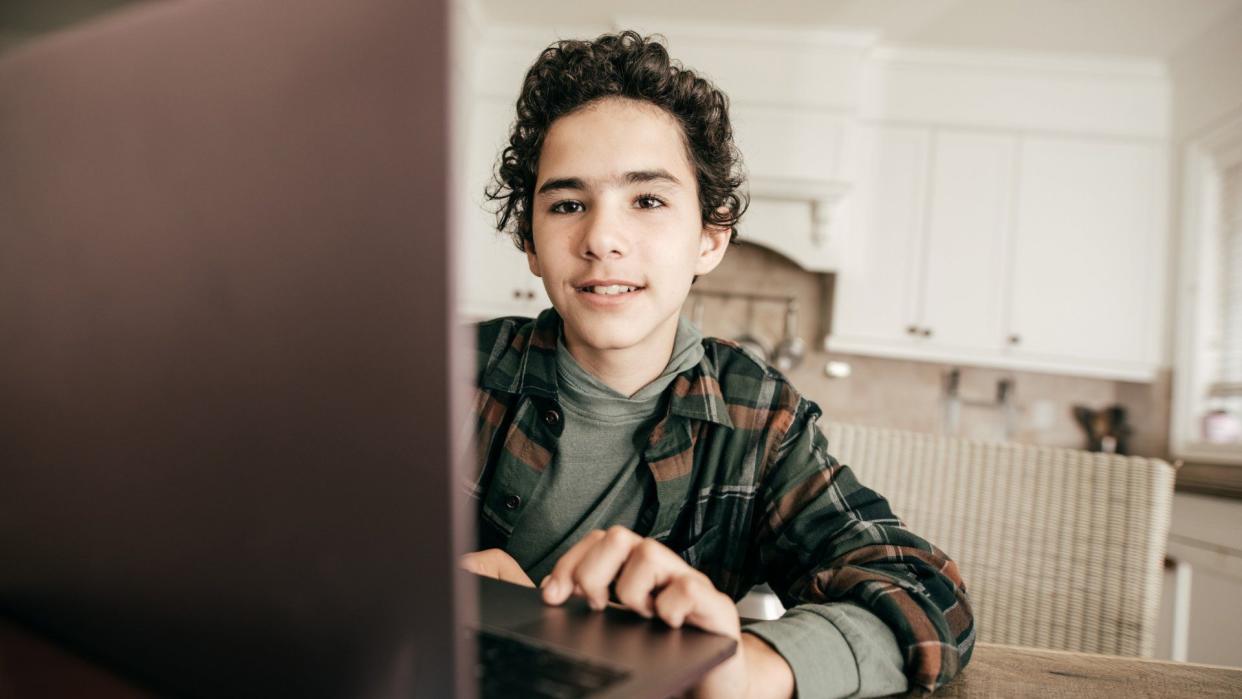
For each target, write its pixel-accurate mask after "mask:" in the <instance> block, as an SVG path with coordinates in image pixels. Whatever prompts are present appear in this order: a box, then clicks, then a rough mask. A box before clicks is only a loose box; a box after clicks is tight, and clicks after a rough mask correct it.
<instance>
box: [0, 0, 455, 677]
mask: <svg viewBox="0 0 1242 699" xmlns="http://www.w3.org/2000/svg"><path fill="white" fill-rule="evenodd" d="M446 12H447V10H446V3H445V2H434V1H433V2H422V1H420V2H406V1H405V0H355V1H351V2H346V3H341V2H334V1H330V0H265V1H264V2H254V1H253V0H211V1H205V0H178V1H175V2H160V3H154V4H147V5H143V6H139V7H136V8H134V9H131V10H127V11H124V12H121V13H118V14H115V15H113V16H110V17H106V18H104V19H102V20H100V21H98V22H93V23H91V24H89V25H86V26H84V27H81V28H78V29H73V30H70V31H67V32H63V33H61V34H58V35H54V36H50V37H47V38H45V39H42V40H39V41H35V42H32V43H30V44H28V45H25V46H22V47H19V48H17V49H14V50H12V51H10V52H9V53H7V54H5V55H4V56H0V482H2V483H3V486H2V487H0V614H3V615H5V616H7V617H8V618H10V619H12V620H16V621H18V622H20V623H21V624H23V625H25V626H27V627H29V628H33V629H35V630H37V631H39V632H40V633H42V634H46V635H47V636H48V637H50V638H53V639H55V640H57V641H58V642H61V643H63V644H65V645H66V646H68V647H71V648H73V649H75V650H76V651H78V652H80V653H81V654H83V655H85V656H87V657H89V658H93V659H96V660H99V661H102V662H104V663H105V664H107V665H108V666H110V667H113V668H117V669H119V670H120V671H121V672H122V673H123V674H125V675H126V676H127V677H129V678H132V679H134V680H135V681H137V682H139V683H141V684H143V685H145V686H149V687H152V688H154V689H156V690H158V691H160V692H162V693H163V692H167V693H172V694H178V695H189V696H241V695H249V696H271V695H295V696H368V695H388V694H405V695H418V696H449V695H451V694H453V693H454V692H455V691H457V690H458V689H459V688H460V685H459V684H457V683H456V682H455V677H456V676H457V675H455V674H454V672H453V670H452V669H453V668H454V667H455V666H454V662H455V656H459V655H460V653H455V652H454V650H455V648H456V647H457V646H458V645H459V644H460V642H461V639H460V638H459V637H458V636H457V635H456V632H455V629H456V625H455V624H454V614H455V613H456V612H457V611H459V607H460V605H462V604H465V605H467V606H469V605H470V604H471V602H470V600H464V601H463V600H462V599H461V598H460V597H458V596H456V595H455V593H454V586H453V583H454V575H452V574H449V573H444V572H443V571H452V570H455V566H454V565H453V561H454V557H453V554H452V550H451V545H450V544H451V540H450V537H451V536H452V534H450V532H454V533H455V534H457V535H459V536H464V532H463V531H462V528H460V527H452V526H451V524H452V517H453V513H452V512H451V510H452V507H451V505H450V503H451V501H452V500H451V497H450V493H451V492H452V486H451V485H450V469H449V468H448V467H447V465H448V464H449V463H450V462H451V455H452V454H453V453H455V452H454V450H453V449H452V448H451V445H450V443H449V441H450V437H449V435H450V433H451V430H450V429H449V423H448V419H449V415H450V412H452V408H453V406H458V407H459V408H461V407H462V406H464V404H462V403H460V399H459V397H458V396H454V395H453V394H452V391H453V389H452V387H451V386H452V384H450V377H452V376H455V375H459V376H460V375H464V369H465V368H464V367H460V366H455V365H451V364H450V358H451V357H460V356H462V354H461V353H452V352H450V346H451V337H450V336H451V333H452V331H451V330H450V328H451V327H452V322H451V320H450V304H451V300H452V294H451V293H450V292H451V279H450V276H449V272H448V270H450V269H451V268H452V266H451V265H450V264H448V263H447V260H448V255H449V248H448V244H449V238H448V235H447V230H448V225H447V213H446V212H447V208H448V207H447V202H448V194H447V188H448V178H447V177H446V173H447V172H448V169H449V162H448V144H449V142H450V139H449V138H448V120H447V112H448V104H447V102H448V100H447V86H446V85H447V55H448V46H447V36H448V32H447V14H446ZM429 573H430V574H429ZM457 668H458V671H459V672H462V671H465V672H469V671H470V670H471V669H472V668H469V667H465V668H463V667H462V666H461V665H458V666H457Z"/></svg>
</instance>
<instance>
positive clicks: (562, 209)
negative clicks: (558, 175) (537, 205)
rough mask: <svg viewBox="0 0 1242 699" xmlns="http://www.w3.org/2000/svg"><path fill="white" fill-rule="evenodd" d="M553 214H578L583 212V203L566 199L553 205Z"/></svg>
mask: <svg viewBox="0 0 1242 699" xmlns="http://www.w3.org/2000/svg"><path fill="white" fill-rule="evenodd" d="M551 211H552V213H554V214H577V213H581V212H582V202H580V201H574V200H573V199H566V200H565V201H558V202H556V203H555V204H553V205H552V208H551Z"/></svg>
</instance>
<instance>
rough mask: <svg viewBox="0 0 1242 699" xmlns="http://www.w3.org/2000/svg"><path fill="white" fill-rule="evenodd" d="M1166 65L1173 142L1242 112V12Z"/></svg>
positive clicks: (1184, 49) (1201, 38)
mask: <svg viewBox="0 0 1242 699" xmlns="http://www.w3.org/2000/svg"><path fill="white" fill-rule="evenodd" d="M1169 63H1170V67H1171V68H1172V73H1173V137H1174V140H1175V141H1176V142H1184V141H1185V140H1187V139H1189V138H1193V137H1194V136H1195V135H1198V134H1202V133H1203V132H1204V131H1206V130H1209V129H1211V128H1212V126H1213V125H1215V124H1218V123H1219V122H1220V121H1221V119H1223V118H1225V117H1227V116H1229V115H1230V114H1235V113H1237V112H1239V111H1242V9H1239V10H1238V11H1237V12H1234V13H1233V14H1231V15H1229V16H1228V17H1226V18H1225V19H1224V20H1223V21H1221V22H1219V23H1217V24H1216V25H1215V26H1213V28H1212V29H1211V30H1209V31H1208V32H1207V33H1206V34H1203V35H1202V36H1200V37H1198V38H1195V39H1193V40H1192V41H1190V42H1189V43H1187V44H1186V45H1185V46H1183V47H1182V49H1181V50H1179V51H1178V52H1177V53H1175V54H1174V55H1173V56H1172V58H1171V59H1170V61H1169Z"/></svg>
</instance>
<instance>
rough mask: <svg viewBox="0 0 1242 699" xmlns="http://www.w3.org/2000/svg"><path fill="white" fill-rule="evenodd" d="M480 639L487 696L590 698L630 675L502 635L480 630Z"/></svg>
mask: <svg viewBox="0 0 1242 699" xmlns="http://www.w3.org/2000/svg"><path fill="white" fill-rule="evenodd" d="M478 639H479V667H478V677H479V696H480V697H482V698H483V699H500V698H501V697H504V699H510V698H512V697H539V698H541V699H542V698H543V697H548V698H549V699H551V698H555V699H570V698H571V697H589V696H591V695H593V694H596V693H598V692H600V691H601V690H603V689H605V688H607V687H609V686H610V685H613V684H615V683H617V682H619V681H621V680H623V679H625V677H626V676H627V675H628V674H629V673H626V672H622V671H620V670H616V669H614V668H610V667H604V666H602V665H596V664H594V663H590V662H587V661H585V660H582V659H580V658H575V657H572V656H569V655H565V654H563V653H558V652H556V651H554V650H549V649H548V648H545V647H542V646H536V645H534V644H531V643H527V642H526V641H523V640H521V639H517V638H512V637H509V636H504V635H501V634H495V633H489V632H487V631H483V630H480V631H479V632H478Z"/></svg>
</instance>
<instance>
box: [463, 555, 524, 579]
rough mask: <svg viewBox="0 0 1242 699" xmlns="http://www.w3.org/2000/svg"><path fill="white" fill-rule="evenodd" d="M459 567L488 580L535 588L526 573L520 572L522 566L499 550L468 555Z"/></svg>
mask: <svg viewBox="0 0 1242 699" xmlns="http://www.w3.org/2000/svg"><path fill="white" fill-rule="evenodd" d="M460 565H461V567H462V568H465V569H466V570H468V571H470V572H471V573H474V574H475V575H485V576H487V577H489V578H496V579H497V580H503V581H505V582H511V583H517V584H518V585H525V586H526V587H534V586H535V583H534V582H532V581H531V579H530V578H529V577H527V575H526V571H524V570H522V566H520V565H518V562H517V561H515V560H513V556H510V555H509V554H507V553H505V552H504V551H502V550H501V549H487V550H486V551H475V552H474V553H468V554H466V555H464V556H462V557H461V561H460Z"/></svg>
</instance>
